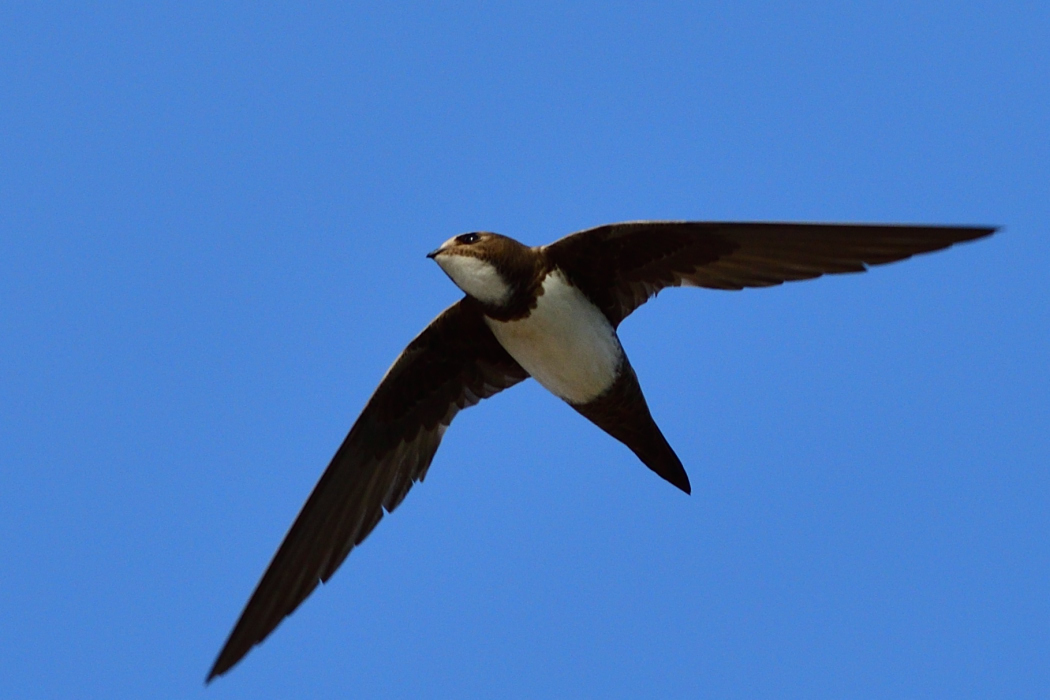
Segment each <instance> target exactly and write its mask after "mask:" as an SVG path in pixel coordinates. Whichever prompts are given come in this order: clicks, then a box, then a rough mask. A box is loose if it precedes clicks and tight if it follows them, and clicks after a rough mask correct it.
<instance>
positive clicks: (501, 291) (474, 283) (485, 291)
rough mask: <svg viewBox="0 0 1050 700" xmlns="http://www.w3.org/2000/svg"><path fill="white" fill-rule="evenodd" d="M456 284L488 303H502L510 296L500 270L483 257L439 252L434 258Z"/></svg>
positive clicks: (508, 288)
mask: <svg viewBox="0 0 1050 700" xmlns="http://www.w3.org/2000/svg"><path fill="white" fill-rule="evenodd" d="M434 260H435V261H437V264H438V265H440V266H441V269H442V270H444V271H445V274H446V275H448V276H449V277H451V278H452V281H453V282H455V283H456V286H457V287H459V288H460V289H462V290H463V291H464V292H466V293H467V294H469V295H470V296H472V297H474V298H475V299H477V300H478V301H483V302H485V303H486V304H497V305H498V304H502V303H503V302H505V301H506V300H507V297H509V296H510V287H509V286H508V285H507V283H506V282H505V281H504V280H503V276H502V275H500V273H499V270H497V269H496V267H495V266H494V265H493V264H492V263H490V262H488V261H487V260H482V259H481V258H475V257H474V256H472V255H456V254H455V253H443V254H438V256H437V257H435V258H434Z"/></svg>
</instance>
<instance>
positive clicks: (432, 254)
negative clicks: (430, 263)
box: [427, 248, 441, 260]
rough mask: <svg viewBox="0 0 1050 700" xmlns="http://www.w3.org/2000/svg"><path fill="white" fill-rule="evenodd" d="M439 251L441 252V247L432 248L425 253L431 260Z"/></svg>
mask: <svg viewBox="0 0 1050 700" xmlns="http://www.w3.org/2000/svg"><path fill="white" fill-rule="evenodd" d="M440 252H441V248H438V249H437V250H432V251H430V252H429V253H427V257H428V258H430V259H431V260H433V259H434V258H436V257H437V256H438V254H439V253H440Z"/></svg>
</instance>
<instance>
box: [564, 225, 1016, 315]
mask: <svg viewBox="0 0 1050 700" xmlns="http://www.w3.org/2000/svg"><path fill="white" fill-rule="evenodd" d="M995 230H996V229H995V228H993V227H987V226H985V227H962V226H907V225H889V226H884V225H871V224H778V223H718V222H702V221H638V222H628V223H622V224H611V225H608V226H599V227H598V228H592V229H588V230H586V231H580V232H578V233H574V234H572V235H569V236H566V237H565V238H562V239H561V240H559V241H556V242H554V243H552V244H551V245H549V246H546V247H545V248H544V250H545V252H546V253H547V255H548V256H549V258H550V260H551V261H552V262H553V263H554V264H555V265H557V266H558V267H560V268H562V269H563V270H564V271H565V272H566V274H568V275H569V277H570V278H571V279H572V281H573V283H574V284H576V286H578V287H579V288H580V289H581V290H582V291H583V292H584V293H585V294H587V296H588V297H590V298H591V300H593V301H594V302H595V303H596V304H597V305H598V307H599V308H601V309H602V311H604V312H605V315H606V316H607V317H608V318H609V320H610V321H611V322H612V324H613V325H614V326H616V325H618V324H619V323H620V321H622V320H623V319H624V318H626V317H627V316H628V315H629V314H630V313H631V312H632V311H634V310H635V309H636V308H638V307H639V306H641V305H642V304H644V303H645V302H646V300H648V299H649V298H650V297H652V296H653V295H655V294H656V293H657V292H659V291H660V290H661V289H663V288H664V287H675V286H680V285H688V286H696V287H709V288H712V289H743V288H744V287H768V286H771V285H775V284H781V283H783V282H789V281H792V280H804V279H812V278H813V277H820V276H821V275H826V274H834V273H840V272H864V271H865V270H866V269H867V268H868V266H870V265H881V264H883V263H888V262H893V261H895V260H903V259H905V258H909V257H911V256H912V255H916V254H918V253H927V252H930V251H934V250H940V249H942V248H947V247H948V246H950V245H952V244H954V243H959V242H961V241H969V240H973V239H975V238H981V237H982V236H987V235H989V234H991V233H993V232H994V231H995Z"/></svg>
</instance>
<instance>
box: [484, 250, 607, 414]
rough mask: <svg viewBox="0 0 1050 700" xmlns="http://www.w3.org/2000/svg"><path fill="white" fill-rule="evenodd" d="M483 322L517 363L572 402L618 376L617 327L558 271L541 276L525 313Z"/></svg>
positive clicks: (583, 400)
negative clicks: (533, 304) (511, 318)
mask: <svg viewBox="0 0 1050 700" xmlns="http://www.w3.org/2000/svg"><path fill="white" fill-rule="evenodd" d="M485 322H486V323H488V325H489V328H491V329H492V333H493V335H495V336H496V339H497V340H499V342H500V344H501V345H502V346H503V347H504V348H505V349H506V350H507V352H509V353H510V355H511V357H513V358H514V359H515V360H517V361H518V364H520V365H521V366H522V367H524V368H525V370H526V371H527V372H528V373H529V374H531V375H532V376H533V377H534V378H535V379H536V381H538V382H539V383H540V384H542V385H543V386H544V387H545V388H546V389H547V390H548V391H550V392H551V393H553V394H554V395H555V396H558V397H560V398H562V399H565V400H566V401H568V402H570V403H587V402H588V401H590V400H592V399H595V398H597V397H598V396H600V395H601V394H602V393H603V392H605V390H606V389H608V388H609V387H610V386H612V383H613V382H614V381H616V376H617V374H618V370H619V369H620V363H621V361H622V360H623V348H621V347H620V340H619V338H617V337H616V331H615V330H613V327H612V325H611V324H610V323H609V319H607V318H605V314H603V313H602V312H601V311H599V310H598V307H597V306H595V305H594V304H592V303H591V301H590V300H589V299H588V298H587V297H585V296H584V295H583V293H582V292H581V291H580V290H578V289H577V288H576V287H574V286H572V285H571V284H569V282H568V281H567V280H566V279H565V276H564V275H562V273H561V271H558V270H555V271H554V272H552V273H550V274H549V275H547V277H546V278H545V279H544V280H543V294H542V295H540V297H539V298H538V299H537V303H536V308H535V309H533V310H532V312H531V313H530V314H529V315H528V317H527V318H523V319H520V320H517V321H506V322H504V321H494V320H493V319H491V318H488V317H485Z"/></svg>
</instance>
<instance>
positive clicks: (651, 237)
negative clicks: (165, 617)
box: [207, 221, 996, 681]
mask: <svg viewBox="0 0 1050 700" xmlns="http://www.w3.org/2000/svg"><path fill="white" fill-rule="evenodd" d="M995 230H996V228H994V227H960V226H910V225H867V224H799V223H718V222H687V221H639V222H628V223H619V224H611V225H607V226H599V227H597V228H592V229H588V230H585V231H580V232H578V233H574V234H571V235H569V236H566V237H565V238H562V239H560V240H558V241H556V242H554V243H552V244H550V245H546V246H538V247H529V246H526V245H523V244H521V243H519V242H517V241H515V240H514V239H512V238H509V237H507V236H502V235H500V234H497V233H489V232H475V233H465V234H462V235H459V236H455V237H454V238H450V239H449V240H448V241H446V242H445V243H444V244H442V245H441V247H440V248H438V249H437V250H435V251H433V252H432V253H430V254H428V256H427V257H429V258H432V259H433V260H434V261H435V262H436V263H437V264H438V265H439V266H440V267H441V269H442V270H444V272H445V273H446V274H447V275H448V276H449V277H450V278H451V279H452V281H453V282H454V283H455V284H456V286H458V287H459V288H460V289H461V290H462V291H463V292H464V293H465V296H464V297H463V298H462V299H460V300H459V301H457V302H456V303H455V304H453V305H452V306H450V307H448V308H447V309H445V310H444V311H443V312H441V313H440V314H439V315H438V316H437V318H435V319H434V320H433V321H431V322H430V325H428V326H427V327H426V328H425V329H423V332H422V333H420V334H419V335H418V336H416V338H415V339H414V340H412V342H410V343H409V344H408V347H406V348H405V350H404V351H403V352H402V353H401V355H400V356H399V357H398V358H397V359H396V360H395V361H394V364H393V365H392V366H391V367H390V369H389V370H388V371H387V373H386V375H385V376H384V377H383V379H382V380H381V381H380V382H379V386H378V387H377V388H376V390H375V393H374V394H373V395H372V397H371V398H370V399H369V400H368V403H367V404H366V405H365V408H364V410H363V411H362V412H361V415H360V417H358V419H357V421H356V422H355V423H354V425H353V427H352V428H351V429H350V433H349V434H348V435H347V436H346V439H345V440H343V443H342V445H340V447H339V449H338V450H337V451H336V453H335V456H334V457H333V458H332V461H331V463H330V464H329V465H328V468H327V469H326V470H325V472H324V474H323V475H322V476H321V480H320V481H319V482H318V483H317V485H316V486H315V487H314V490H313V492H312V493H311V494H310V497H309V498H308V499H307V500H306V504H305V505H304V506H303V508H302V510H301V511H300V512H299V515H298V517H296V519H295V522H294V523H293V524H292V527H291V530H289V531H288V534H287V535H286V536H285V538H284V541H283V542H282V543H281V546H280V547H279V548H278V550H277V554H276V555H274V558H273V561H271V562H270V566H269V567H268V568H267V569H266V572H265V573H264V574H263V577H262V580H261V581H260V582H259V584H258V586H257V587H256V588H255V592H254V593H252V596H251V598H250V599H249V600H248V604H247V606H246V607H245V609H244V612H243V613H241V616H240V619H238V621H237V624H236V625H235V626H234V628H233V632H231V634H230V637H229V639H228V640H227V641H226V645H225V646H224V647H223V649H222V651H221V652H220V653H219V656H218V658H217V659H216V661H215V664H214V666H213V667H212V669H211V671H210V673H209V674H208V678H207V680H208V681H211V680H212V679H213V678H215V677H216V676H218V675H221V674H223V673H225V672H226V671H228V670H229V669H230V668H231V667H233V666H234V664H236V663H237V662H238V661H240V660H241V659H242V658H243V657H244V655H245V654H247V653H248V651H250V650H251V648H252V647H253V646H255V645H256V644H259V643H260V642H262V641H263V640H264V639H265V638H266V637H267V636H268V635H269V634H270V633H271V632H272V631H273V630H274V628H275V627H277V625H278V624H279V623H280V622H281V621H282V620H283V619H284V618H285V617H287V616H288V615H290V614H291V613H292V612H293V611H294V610H295V609H296V608H297V607H298V606H299V604H300V603H302V602H303V600H305V599H306V597H307V596H308V595H310V593H311V592H312V591H313V590H314V588H316V587H317V584H318V583H319V582H325V581H328V579H329V577H331V576H332V574H333V573H335V571H336V569H338V568H339V566H340V564H342V563H343V560H344V559H346V556H347V555H348V554H349V553H350V550H351V549H353V548H354V547H355V546H357V545H358V544H360V543H361V541H362V540H364V538H365V537H367V536H368V534H369V533H370V532H371V531H372V529H373V528H374V527H375V526H376V524H377V523H378V522H379V521H380V519H381V518H382V517H383V514H384V511H385V512H390V511H393V510H394V508H396V507H397V506H398V504H400V503H401V501H402V500H403V499H404V497H405V494H407V493H408V490H409V488H411V486H412V484H413V483H415V482H416V481H422V480H423V477H424V476H425V475H426V472H427V469H428V467H429V466H430V462H431V460H432V459H433V458H434V453H435V452H436V451H437V448H438V445H439V444H440V443H441V438H442V436H443V435H444V434H445V430H446V429H447V428H448V426H449V424H450V423H451V422H452V419H453V418H454V417H455V416H456V414H457V413H458V412H459V411H460V410H461V409H464V408H467V407H468V406H473V405H474V404H476V403H478V402H479V401H480V400H481V399H484V398H488V397H489V396H492V395H493V394H496V393H497V392H500V391H502V390H504V389H507V388H509V387H511V386H514V385H515V384H517V383H518V382H521V381H523V380H525V379H527V378H529V377H532V378H533V379H535V380H536V381H538V382H539V383H540V384H541V385H542V386H543V387H544V388H546V389H547V390H549V391H550V392H551V393H552V394H554V395H555V396H557V397H558V398H560V399H562V400H563V401H565V402H566V403H568V404H569V405H570V406H571V407H572V408H573V409H575V410H576V411H578V412H579V413H580V414H582V415H583V416H584V417H585V418H587V419H588V420H590V421H591V422H592V423H594V424H595V425H597V426H598V427H599V428H601V429H602V430H604V431H605V432H607V433H609V435H611V436H612V437H614V438H616V439H617V440H619V441H620V442H622V443H623V444H624V445H626V446H627V447H628V448H630V450H631V451H632V452H634V454H635V455H637V457H638V459H639V460H641V462H642V463H643V464H644V465H645V466H647V467H649V469H651V470H652V471H654V472H656V474H657V475H659V476H660V477H662V478H664V479H666V480H667V481H668V482H670V483H671V484H673V485H674V486H676V487H678V488H679V489H681V490H682V491H684V492H685V493H689V492H690V490H691V487H690V484H689V477H688V475H687V474H686V471H685V468H684V467H683V466H682V462H681V460H680V459H679V458H678V456H677V455H676V454H675V452H674V450H673V449H672V448H671V446H670V445H669V444H668V442H667V440H666V439H665V438H664V436H663V434H662V433H661V432H660V428H659V427H657V425H656V423H655V421H654V420H653V417H652V416H651V415H650V413H649V408H648V406H647V405H646V402H645V397H644V396H643V395H642V388H641V386H639V384H638V378H637V376H635V373H634V370H633V369H632V368H631V363H630V361H629V360H628V359H627V355H626V353H625V352H624V349H623V346H622V345H621V344H620V339H619V337H618V336H617V334H616V329H617V327H618V326H619V325H620V323H621V322H622V321H623V320H624V319H625V318H627V316H628V315H630V313H631V312H632V311H634V310H635V309H637V308H638V307H639V306H641V305H642V304H643V303H645V302H646V301H647V300H648V299H649V298H651V297H653V296H655V295H656V294H657V293H658V292H659V291H660V290H662V289H664V288H665V287H677V286H690V287H707V288H710V289H728V290H736V289H744V288H745V287H769V286H773V285H778V284H781V283H783V282H789V281H794V280H804V279H812V278H814V277H820V276H821V275H825V274H837V273H843V272H864V271H865V270H866V269H867V268H868V267H869V266H871V265H881V264H883V263H889V262H894V261H897V260H903V259H905V258H909V257H911V256H913V255H916V254H919V253H927V252H931V251H935V250H941V249H943V248H947V247H949V246H951V245H953V244H955V243H959V242H962V241H970V240H974V239H977V238H981V237H984V236H988V235H990V234H991V233H993V232H994V231H995Z"/></svg>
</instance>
